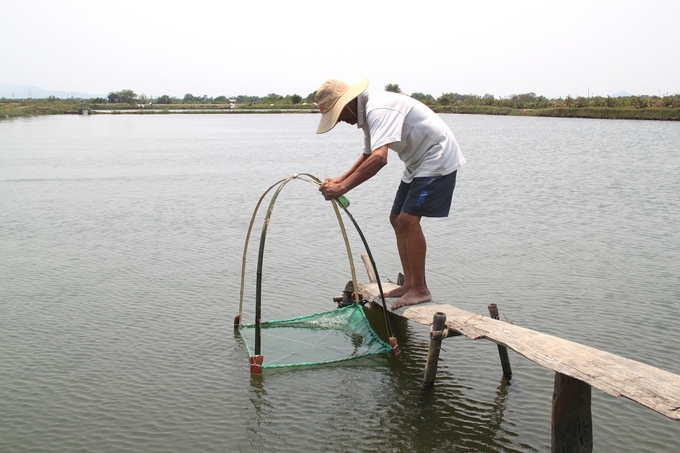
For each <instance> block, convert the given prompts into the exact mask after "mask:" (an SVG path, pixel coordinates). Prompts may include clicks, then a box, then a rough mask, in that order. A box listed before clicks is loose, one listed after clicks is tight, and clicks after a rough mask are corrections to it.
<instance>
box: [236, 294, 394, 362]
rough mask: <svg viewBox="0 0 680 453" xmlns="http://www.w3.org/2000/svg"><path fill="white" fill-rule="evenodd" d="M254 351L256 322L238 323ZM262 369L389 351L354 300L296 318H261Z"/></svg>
mask: <svg viewBox="0 0 680 453" xmlns="http://www.w3.org/2000/svg"><path fill="white" fill-rule="evenodd" d="M239 329H240V332H241V336H242V337H243V339H244V340H245V343H246V346H247V348H248V353H249V354H250V355H251V356H252V355H253V352H252V351H253V350H254V348H253V345H254V344H255V324H243V325H241V326H240V328H239ZM261 329H262V336H261V338H262V343H261V344H262V355H264V363H263V365H262V368H263V369H266V368H282V367H299V366H309V365H319V364H324V363H335V362H343V361H347V360H353V359H358V358H361V357H367V356H371V355H376V354H385V353H388V352H391V351H392V348H391V347H390V345H389V344H387V343H385V342H384V341H382V340H381V339H380V337H379V336H378V334H376V332H375V331H374V330H373V328H372V327H371V324H370V322H369V321H368V319H367V318H366V315H365V314H364V309H363V307H362V306H360V305H357V304H353V305H350V306H347V307H343V308H338V309H335V310H332V311H327V312H323V313H315V314H312V315H307V316H300V317H297V318H290V319H282V320H276V321H263V322H262V324H261Z"/></svg>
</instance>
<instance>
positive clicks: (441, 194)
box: [314, 79, 465, 310]
mask: <svg viewBox="0 0 680 453" xmlns="http://www.w3.org/2000/svg"><path fill="white" fill-rule="evenodd" d="M367 87H368V80H362V81H361V82H358V83H356V84H354V85H352V86H349V85H347V84H346V83H344V82H342V81H339V80H335V79H330V80H328V81H326V82H325V83H324V84H323V85H321V87H320V88H319V89H318V90H317V93H316V97H315V98H314V101H315V102H316V104H317V106H318V107H319V111H321V113H322V115H321V121H320V122H319V127H318V128H317V131H316V133H317V134H323V133H325V132H328V131H329V130H331V129H333V127H335V125H336V124H337V123H339V122H340V121H343V122H345V123H348V124H352V125H354V124H356V125H357V127H358V128H359V129H362V130H363V131H364V152H363V154H362V155H361V157H359V159H358V160H357V161H356V162H355V163H354V165H352V167H351V168H350V169H349V170H347V171H346V172H345V173H344V174H343V175H342V176H340V177H338V178H327V179H326V180H325V181H324V183H323V184H322V185H321V187H320V188H319V190H320V191H321V193H322V194H323V196H324V198H326V199H327V200H331V199H335V198H338V197H339V196H341V195H344V194H345V193H347V192H349V191H350V190H352V189H353V188H355V187H356V186H358V185H359V184H361V183H363V182H364V181H366V180H368V179H370V178H372V177H373V176H374V175H375V174H376V173H378V171H379V170H380V169H381V168H382V167H383V166H384V165H386V164H387V154H388V149H391V150H393V151H395V152H396V153H397V155H398V156H399V158H400V159H401V160H402V161H403V162H404V164H405V166H406V168H405V169H404V174H403V176H402V178H401V184H400V185H399V189H398V190H397V194H396V196H395V199H394V204H393V206H392V210H391V212H390V223H391V224H392V227H393V228H394V232H395V235H396V237H397V249H398V251H399V259H400V261H401V265H402V269H403V273H404V284H403V285H402V286H400V287H398V288H396V289H394V290H392V291H389V292H387V293H386V294H385V296H386V297H398V299H397V301H396V302H395V303H394V304H393V305H392V309H393V310H395V309H397V308H400V307H403V306H406V305H414V304H419V303H423V302H428V301H430V300H432V294H431V293H430V290H429V289H428V287H427V283H426V279H425V254H426V242H425V236H424V235H423V230H422V228H421V226H420V219H421V217H447V216H448V215H449V209H450V207H451V199H452V197H453V189H454V188H455V185H456V173H457V170H458V169H459V168H460V167H461V166H462V165H463V164H464V163H465V158H464V157H463V154H462V153H461V151H460V148H459V147H458V143H457V142H456V139H455V138H454V136H453V133H452V132H451V130H450V129H449V127H448V126H447V125H446V123H444V121H443V120H442V119H441V118H440V117H439V116H438V115H437V114H435V113H434V112H433V111H432V110H430V109H429V108H428V107H427V106H425V105H424V104H422V103H421V102H418V101H416V100H415V99H413V98H411V97H409V96H405V95H403V94H399V93H391V92H375V93H367V92H365V91H366V88H367Z"/></svg>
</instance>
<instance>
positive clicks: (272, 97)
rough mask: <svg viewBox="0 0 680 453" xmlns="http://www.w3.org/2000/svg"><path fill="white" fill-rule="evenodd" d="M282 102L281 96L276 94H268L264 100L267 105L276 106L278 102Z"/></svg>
mask: <svg viewBox="0 0 680 453" xmlns="http://www.w3.org/2000/svg"><path fill="white" fill-rule="evenodd" d="M282 100H283V96H281V95H279V94H276V93H269V94H268V95H267V96H266V97H265V98H264V101H265V102H266V103H267V104H276V103H278V102H280V101H282Z"/></svg>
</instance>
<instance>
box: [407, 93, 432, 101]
mask: <svg viewBox="0 0 680 453" xmlns="http://www.w3.org/2000/svg"><path fill="white" fill-rule="evenodd" d="M411 97H412V98H413V99H416V100H418V101H420V102H422V103H423V104H434V97H432V95H431V94H424V93H413V94H412V95H411Z"/></svg>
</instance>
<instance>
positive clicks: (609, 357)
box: [359, 283, 680, 420]
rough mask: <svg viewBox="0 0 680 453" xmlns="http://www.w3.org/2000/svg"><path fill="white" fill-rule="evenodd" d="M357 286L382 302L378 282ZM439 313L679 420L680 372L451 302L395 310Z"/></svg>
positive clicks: (460, 328)
mask: <svg viewBox="0 0 680 453" xmlns="http://www.w3.org/2000/svg"><path fill="white" fill-rule="evenodd" d="M382 286H383V291H389V290H390V289H392V288H394V287H395V286H396V285H394V284H392V283H383V284H382ZM359 288H360V289H359V291H360V292H361V293H362V294H363V295H364V298H366V299H367V300H375V299H377V300H376V302H380V297H379V295H380V292H379V290H378V285H377V283H366V284H360V285H359ZM388 304H389V300H388ZM390 311H391V310H390ZM437 312H441V313H444V314H446V325H447V327H448V328H449V329H450V330H453V331H455V332H457V333H459V334H462V335H465V336H466V337H468V338H471V339H473V340H477V339H480V338H484V339H487V340H490V341H493V342H494V343H497V344H499V345H502V346H506V347H507V348H509V349H512V350H513V351H515V352H517V353H518V354H520V355H523V356H524V357H526V358H527V359H529V360H531V361H532V362H535V363H537V364H539V365H541V366H543V367H545V368H548V369H550V370H553V371H556V372H558V373H561V374H564V375H567V376H570V377H573V378H575V379H578V380H579V381H583V382H585V383H587V384H589V385H590V386H592V387H594V388H596V389H598V390H601V391H603V392H605V393H608V394H610V395H612V396H615V397H617V398H619V397H625V398H628V399H630V400H633V401H635V402H637V403H640V404H642V405H643V406H646V407H648V408H650V409H652V410H654V411H656V412H658V413H660V414H663V415H665V416H666V417H669V418H672V419H674V420H680V376H679V375H677V374H673V373H670V372H668V371H664V370H661V369H659V368H655V367H653V366H650V365H645V364H644V363H640V362H636V361H634V360H630V359H626V358H624V357H620V356H617V355H614V354H610V353H608V352H604V351H601V350H598V349H595V348H591V347H589V346H584V345H582V344H579V343H574V342H572V341H567V340H563V339H561V338H558V337H554V336H551V335H546V334H544V333H540V332H536V331H533V330H530V329H526V328H523V327H520V326H516V325H514V324H510V323H507V322H503V321H498V320H495V319H492V318H491V317H489V316H488V315H482V314H477V313H471V312H469V311H465V310H461V309H459V308H456V307H454V306H452V305H447V304H434V303H431V302H430V303H427V304H421V305H414V306H410V307H404V308H400V309H398V310H395V311H393V313H395V314H397V315H399V316H403V317H404V318H407V319H409V320H411V321H414V322H417V323H420V324H425V325H430V324H432V320H433V317H434V314H435V313H437Z"/></svg>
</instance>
